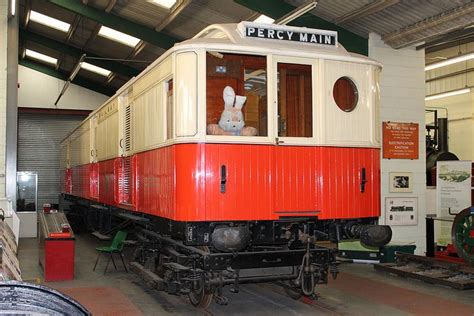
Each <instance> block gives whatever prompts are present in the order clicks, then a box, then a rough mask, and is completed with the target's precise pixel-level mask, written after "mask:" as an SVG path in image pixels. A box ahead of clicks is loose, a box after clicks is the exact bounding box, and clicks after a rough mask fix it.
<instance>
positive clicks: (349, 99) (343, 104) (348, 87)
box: [332, 77, 359, 112]
mask: <svg viewBox="0 0 474 316" xmlns="http://www.w3.org/2000/svg"><path fill="white" fill-rule="evenodd" d="M332 95H333V97H334V101H335V102H336V104H337V106H338V107H339V108H340V109H341V110H343V111H344V112H350V111H352V110H354V109H355V107H356V105H357V101H358V100H359V92H358V91H357V87H356V85H355V83H354V81H352V80H351V79H350V78H349V77H341V78H339V79H337V81H336V83H335V84H334V87H333V90H332Z"/></svg>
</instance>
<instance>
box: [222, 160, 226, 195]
mask: <svg viewBox="0 0 474 316" xmlns="http://www.w3.org/2000/svg"><path fill="white" fill-rule="evenodd" d="M226 185H227V167H226V166H225V165H222V166H221V193H225V190H226Z"/></svg>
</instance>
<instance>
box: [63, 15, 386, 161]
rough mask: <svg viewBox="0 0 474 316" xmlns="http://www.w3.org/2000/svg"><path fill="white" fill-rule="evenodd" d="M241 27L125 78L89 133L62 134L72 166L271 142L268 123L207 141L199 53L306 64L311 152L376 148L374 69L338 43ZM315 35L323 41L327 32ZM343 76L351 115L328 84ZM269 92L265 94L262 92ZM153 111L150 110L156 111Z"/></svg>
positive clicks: (223, 29)
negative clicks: (249, 132) (177, 149)
mask: <svg viewBox="0 0 474 316" xmlns="http://www.w3.org/2000/svg"><path fill="white" fill-rule="evenodd" d="M242 23H244V24H242ZM242 23H241V24H221V25H211V26H209V27H207V28H206V29H204V30H203V31H201V32H200V33H198V34H197V35H196V36H195V37H194V38H192V39H189V40H186V41H183V42H181V43H177V44H175V45H174V47H172V48H171V49H169V50H168V51H167V52H166V53H164V54H163V55H162V56H160V58H158V59H157V60H156V61H155V62H153V63H152V64H150V65H149V66H148V67H147V68H146V69H145V70H144V71H143V72H142V73H140V74H139V75H138V76H136V77H134V78H132V79H130V80H129V81H128V82H127V83H126V84H125V85H124V86H123V87H122V88H120V89H119V90H118V91H117V92H116V94H115V95H114V96H112V97H111V98H110V99H109V100H107V101H106V102H105V103H104V104H103V105H102V106H100V107H99V108H98V109H97V110H95V111H93V112H92V113H91V114H90V115H89V117H88V118H87V119H86V120H91V119H92V118H95V119H96V123H95V125H94V127H93V128H92V129H91V128H90V125H89V124H85V125H84V124H82V125H81V126H80V127H78V128H77V129H76V130H74V131H73V132H72V133H71V134H70V135H68V136H71V137H70V140H71V147H70V148H71V165H77V164H82V163H88V162H94V161H101V160H105V159H109V158H113V157H116V156H121V155H122V156H124V155H125V156H126V155H130V154H133V153H135V152H140V151H143V150H148V149H151V148H155V147H159V146H165V145H169V144H171V143H179V142H230V143H274V140H275V128H276V126H273V125H272V124H274V123H272V122H270V120H269V122H270V123H269V124H270V125H269V126H268V128H269V129H271V128H273V132H272V131H269V135H268V137H266V138H262V137H247V136H241V137H237V136H235V137H234V136H231V137H208V135H206V123H205V122H206V121H205V117H206V113H205V112H206V65H205V64H206V59H205V56H206V52H215V53H217V54H225V53H232V54H247V55H260V56H266V57H267V59H268V63H267V64H268V67H272V65H273V64H272V60H273V59H275V60H278V58H280V57H279V56H282V57H285V56H286V57H285V58H294V59H295V60H307V61H308V63H309V64H312V67H313V68H314V71H313V72H314V74H315V77H316V80H315V84H314V85H313V96H314V98H313V103H314V105H313V107H314V133H315V136H314V138H313V139H314V142H313V143H312V145H323V146H325V145H327V146H335V145H336V146H345V145H347V146H360V147H364V146H369V147H379V146H380V140H379V136H378V135H377V133H378V128H377V120H378V117H377V114H378V109H377V107H378V106H379V105H378V82H377V80H378V72H379V71H380V69H381V64H380V63H378V62H377V61H374V60H372V59H370V58H367V57H365V56H362V55H358V54H353V53H349V52H347V51H346V50H345V49H344V47H343V46H342V45H340V44H338V43H336V45H333V46H324V45H317V44H312V43H298V42H289V41H277V40H268V39H262V38H249V37H246V36H242V28H243V27H244V26H245V25H247V26H249V25H250V26H254V27H255V26H257V27H258V26H259V24H255V23H248V22H242ZM245 23H246V24H245ZM262 27H268V26H265V25H263V26H262ZM272 28H274V29H275V30H277V31H278V30H282V31H290V32H297V31H300V32H302V30H303V31H304V32H306V31H308V32H310V31H311V29H306V28H294V27H287V26H272ZM322 32H323V34H325V33H324V32H326V31H322ZM268 71H269V73H268V75H269V76H270V74H271V75H272V76H273V77H272V78H269V82H268V84H269V85H271V84H273V85H274V84H275V82H276V80H277V79H273V78H276V70H271V69H268ZM342 76H348V77H350V78H351V79H352V80H353V81H354V82H355V84H356V86H357V88H358V91H359V104H358V107H357V109H356V110H354V111H352V112H350V113H343V112H341V111H339V110H338V109H337V106H335V105H334V100H333V98H332V96H331V94H332V87H333V85H334V82H335V80H337V78H339V77H342ZM170 89H171V90H170ZM173 89H174V90H173ZM272 89H273V90H272ZM274 89H275V88H273V87H270V88H269V92H272V91H274ZM170 91H171V94H170ZM274 95H275V93H273V92H272V93H270V94H269V100H268V105H269V107H271V106H272V104H273V103H274V102H276V101H277V100H275V98H276V97H274ZM124 96H127V97H126V98H124ZM124 100H125V101H124ZM154 104H157V106H156V108H154ZM127 107H128V109H129V110H130V109H131V111H130V113H129V117H128V119H130V120H131V122H132V126H130V127H129V128H130V130H129V131H128V134H127V135H126V131H124V128H125V126H126V124H125V123H126V120H127V117H126V115H127V112H126V111H127ZM158 121H162V122H163V123H161V124H159V123H158ZM85 126H87V128H86V127H85ZM344 129H346V131H344ZM91 132H92V133H93V135H90V133H91ZM84 133H85V134H87V135H84V136H82V137H79V138H81V140H80V143H81V144H82V147H84V148H83V149H81V152H82V153H81V154H80V158H78V157H77V156H76V158H75V157H73V156H74V154H73V152H74V150H75V149H76V147H77V146H78V144H79V143H78V140H76V138H77V137H76V136H74V135H77V134H84ZM127 137H131V139H132V143H131V145H130V147H128V150H124V139H125V138H127ZM91 147H92V148H91ZM86 152H87V153H86ZM91 156H93V157H92V159H91ZM76 160H77V161H76Z"/></svg>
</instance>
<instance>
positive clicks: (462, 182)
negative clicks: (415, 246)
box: [436, 160, 472, 245]
mask: <svg viewBox="0 0 474 316" xmlns="http://www.w3.org/2000/svg"><path fill="white" fill-rule="evenodd" d="M471 168H472V161H462V160H451V161H438V162H437V163H436V203H437V211H436V215H437V216H438V217H442V218H454V215H455V214H457V213H459V212H461V211H462V210H463V209H465V208H467V207H469V206H471ZM451 226H452V223H451V222H439V223H438V224H437V228H436V230H437V234H436V239H437V243H438V244H440V245H446V244H448V243H450V242H451Z"/></svg>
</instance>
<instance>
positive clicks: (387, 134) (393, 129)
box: [382, 122, 419, 159]
mask: <svg viewBox="0 0 474 316" xmlns="http://www.w3.org/2000/svg"><path fill="white" fill-rule="evenodd" d="M382 130H383V135H382V136H383V147H382V157H383V158H385V159H418V147H419V141H418V123H400V122H398V123H397V122H383V123H382Z"/></svg>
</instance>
